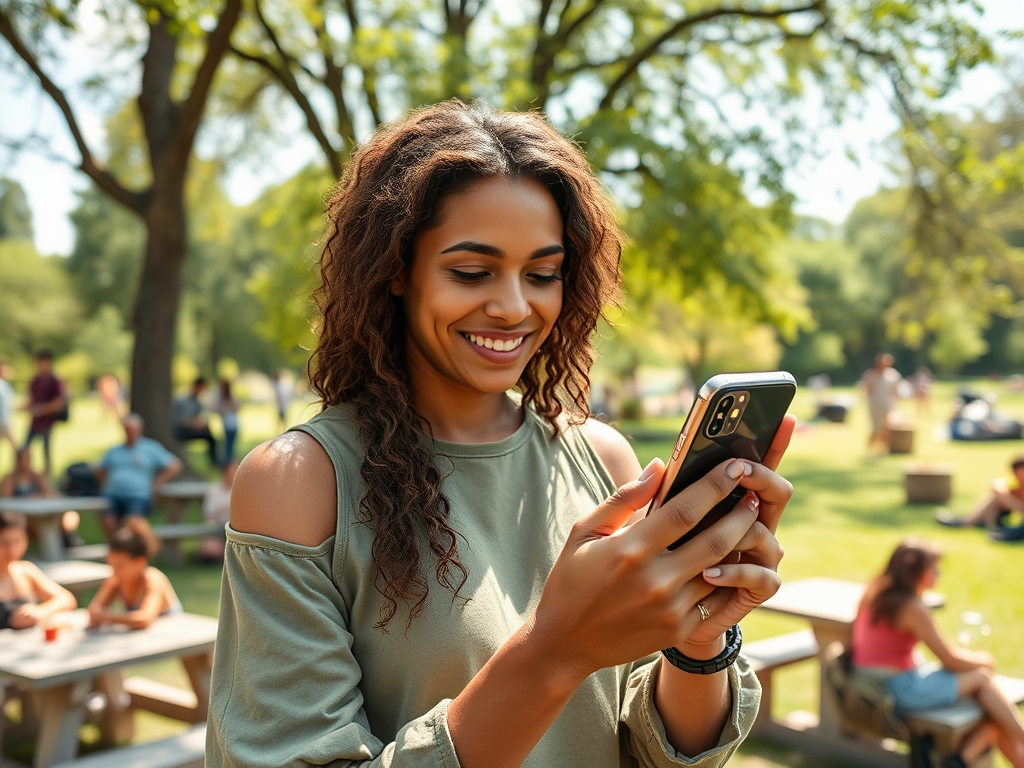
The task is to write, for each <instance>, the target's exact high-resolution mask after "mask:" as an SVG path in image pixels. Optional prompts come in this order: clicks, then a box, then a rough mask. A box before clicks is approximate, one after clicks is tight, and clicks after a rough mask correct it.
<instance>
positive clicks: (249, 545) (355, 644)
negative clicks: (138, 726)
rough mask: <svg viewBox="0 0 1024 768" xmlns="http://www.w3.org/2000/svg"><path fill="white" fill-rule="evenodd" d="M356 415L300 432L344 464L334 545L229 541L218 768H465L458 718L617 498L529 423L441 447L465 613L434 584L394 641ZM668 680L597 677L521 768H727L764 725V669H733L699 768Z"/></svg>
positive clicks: (572, 442) (212, 730) (214, 740)
mask: <svg viewBox="0 0 1024 768" xmlns="http://www.w3.org/2000/svg"><path fill="white" fill-rule="evenodd" d="M347 413H348V411H347V410H346V408H345V407H334V408H330V409H328V410H326V411H324V412H323V413H321V414H319V415H317V416H316V417H314V418H313V419H311V420H310V421H309V422H308V423H306V424H304V425H302V426H300V427H298V429H301V430H302V431H304V432H307V433H309V434H310V435H312V436H313V437H314V438H316V440H318V441H319V442H320V443H321V444H322V445H323V447H324V448H325V449H326V451H327V453H328V454H329V455H330V457H331V460H332V461H333V463H334V467H335V472H336V475H337V487H338V526H337V531H336V533H335V535H334V536H332V537H331V538H329V539H327V541H325V542H323V543H322V544H321V545H320V546H318V547H305V546H300V545H296V544H291V543H287V542H284V541H279V540H277V539H271V538H267V537H265V536H259V535H254V534H247V533H240V532H238V531H235V530H232V529H231V528H228V530H227V539H228V543H227V550H226V553H225V559H224V577H223V585H222V590H221V606H220V630H219V634H218V637H217V646H216V652H215V657H214V665H213V681H212V697H211V705H210V719H209V727H208V731H207V733H208V736H207V754H206V765H207V768H221V766H232V768H235V767H238V768H242V766H244V767H245V768H258V767H259V766H274V767H275V768H277V767H278V766H308V765H329V766H337V767H339V768H340V766H351V765H359V766H374V767H376V766H382V767H383V766H388V767H390V768H426V767H427V766H430V767H431V768H457V766H458V765H459V761H458V757H457V756H456V754H455V749H454V746H453V744H452V739H451V734H450V732H449V730H448V721H447V709H448V704H449V702H450V701H451V700H452V698H454V697H455V696H457V695H458V694H459V692H460V691H462V689H463V688H464V687H465V686H466V684H467V683H468V682H469V681H470V680H471V679H472V678H473V677H474V676H475V675H476V673H477V672H478V671H479V670H480V668H481V667H483V665H484V663H485V662H486V661H487V659H488V658H490V656H491V655H492V654H493V653H494V652H495V651H496V650H497V649H498V648H499V647H500V646H501V645H502V644H503V643H504V642H505V640H506V639H508V638H509V637H510V636H511V635H512V633H513V632H514V631H515V630H516V629H517V628H518V627H519V626H520V625H521V624H522V623H523V622H524V621H525V620H526V618H527V617H528V616H529V615H530V613H531V612H532V611H533V610H534V608H535V607H536V605H537V602H538V600H539V599H540V595H541V590H542V589H543V588H544V582H545V580H546V578H547V575H548V573H549V572H550V571H551V568H552V566H553V565H554V562H555V559H556V558H557V557H558V554H559V552H560V551H561V549H562V545H563V543H564V542H565V540H566V538H567V536H568V533H569V529H570V528H571V526H572V524H573V522H574V521H575V520H576V519H577V518H578V517H580V516H581V515H583V514H586V513H588V512H590V511H591V510H592V509H593V508H594V507H595V506H596V505H597V504H598V503H600V502H601V501H603V500H604V499H605V498H606V497H607V496H608V495H610V494H611V493H612V491H613V490H614V488H615V486H614V483H613V482H612V479H611V478H610V477H609V475H608V472H607V470H605V468H604V466H603V464H602V463H601V461H600V459H599V458H598V457H597V455H596V453H595V452H594V450H593V448H592V447H591V445H590V443H589V442H588V441H587V439H586V438H585V436H584V435H583V433H582V432H581V430H580V429H579V428H577V427H566V428H564V429H562V430H561V431H560V434H559V435H558V437H557V438H554V439H552V431H551V430H550V428H549V427H548V425H547V424H546V423H545V422H543V421H542V420H541V419H540V418H539V417H538V416H537V415H536V414H535V413H534V412H533V411H532V410H530V409H526V417H525V419H524V422H523V425H522V426H521V427H520V428H519V429H518V430H517V431H516V432H515V433H514V434H513V435H511V436H510V437H508V438H506V439H504V440H502V441H500V442H496V443H486V444H477V445H463V444H455V443H444V442H439V443H438V444H437V445H438V450H439V451H440V453H441V454H442V455H443V456H445V457H447V460H448V461H450V465H448V466H447V467H446V469H450V470H451V473H450V474H449V475H447V477H446V478H445V480H444V486H443V489H444V492H445V494H446V495H447V497H448V499H449V500H450V501H451V522H452V524H453V526H454V527H455V529H456V530H458V531H459V532H460V533H461V534H462V536H463V537H464V538H463V539H461V540H460V542H459V555H460V558H461V560H462V562H463V563H464V564H465V566H466V567H467V569H468V571H469V578H468V581H467V582H466V584H465V585H464V586H463V588H462V594H463V595H464V596H465V597H467V598H469V600H468V602H465V601H459V600H455V601H453V599H452V594H451V592H449V591H446V590H444V589H443V588H442V587H440V586H439V585H438V584H437V583H436V582H434V583H433V584H432V586H431V590H430V597H429V599H428V602H427V605H426V607H425V609H424V611H423V613H422V614H420V615H419V616H418V617H417V618H416V619H415V620H413V621H412V623H411V625H410V627H409V630H408V632H407V633H406V632H404V631H403V630H404V628H405V626H406V618H407V614H406V613H405V608H404V607H400V608H399V612H398V614H397V615H396V616H395V617H394V619H393V620H392V622H391V624H390V627H389V631H388V632H386V633H385V632H381V631H380V630H376V629H374V624H375V623H376V622H377V620H378V619H379V617H380V608H381V595H380V593H379V592H378V591H377V589H376V588H375V587H374V577H375V572H374V566H373V562H372V560H371V557H370V546H371V543H372V536H373V533H372V531H371V529H370V528H369V527H368V526H366V525H363V524H359V523H357V522H356V513H357V511H358V505H359V501H360V499H361V498H362V497H363V494H364V488H363V486H362V483H361V480H360V475H359V469H360V466H361V464H362V458H363V454H362V449H361V447H360V441H359V437H358V434H357V431H356V428H355V426H354V425H353V424H352V422H351V421H350V420H349V418H348V416H347ZM445 463H446V464H447V461H446V462H445ZM281 514H282V515H287V514H288V510H287V509H282V510H281ZM426 562H430V561H429V559H426ZM659 663H661V662H660V660H652V659H645V660H641V661H638V662H636V663H633V664H628V665H623V666H620V667H611V668H607V669H602V670H600V671H598V672H596V673H594V674H593V675H591V676H590V677H589V678H587V680H586V681H585V682H584V683H583V684H582V685H581V686H580V687H579V689H578V690H577V691H576V693H575V694H574V695H573V697H572V699H571V700H570V701H569V703H568V704H567V705H566V707H565V709H564V711H563V712H562V713H561V714H560V715H559V716H558V718H557V719H556V720H555V722H554V723H553V724H552V725H551V727H550V728H549V729H548V731H547V733H546V734H545V735H544V737H543V738H542V739H541V740H540V742H538V744H537V745H536V746H535V747H534V749H533V751H532V752H531V753H530V755H529V757H528V758H527V760H526V762H525V763H523V765H525V766H529V767H530V768H577V767H578V768H619V766H644V767H645V768H668V767H669V766H679V765H696V766H701V767H702V768H712V767H713V766H721V765H724V764H725V762H726V761H727V760H728V759H729V757H730V756H731V755H732V753H733V751H734V750H735V749H736V747H737V745H738V744H739V743H740V741H741V740H742V739H743V737H744V736H746V734H747V732H748V731H749V729H750V726H751V724H752V723H753V720H754V716H755V714H756V713H757V707H758V703H759V699H760V688H759V687H758V684H757V680H756V678H755V677H754V675H753V674H752V673H751V671H750V668H749V667H748V665H747V664H746V662H745V661H744V660H743V659H740V660H739V661H738V662H737V664H736V665H735V666H733V667H731V668H730V669H729V672H728V675H729V681H730V685H731V687H732V701H733V709H732V712H731V714H730V715H729V719H728V722H727V723H726V725H725V728H724V730H723V732H722V736H721V739H720V742H719V745H718V746H717V747H715V748H714V749H711V750H709V751H707V752H705V753H703V754H701V755H698V756H697V757H694V758H687V757H683V756H680V755H677V754H676V753H675V751H674V750H673V749H672V747H671V746H669V744H668V742H667V741H666V738H665V730H664V726H663V725H662V721H661V718H660V717H659V715H658V712H657V710H656V709H655V707H654V704H653V698H652V682H653V678H654V675H655V673H656V670H657V665H658V664H659Z"/></svg>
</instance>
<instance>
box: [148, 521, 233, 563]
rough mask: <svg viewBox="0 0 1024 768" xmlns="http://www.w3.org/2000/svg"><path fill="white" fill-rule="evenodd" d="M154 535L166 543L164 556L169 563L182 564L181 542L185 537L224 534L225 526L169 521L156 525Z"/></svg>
mask: <svg viewBox="0 0 1024 768" xmlns="http://www.w3.org/2000/svg"><path fill="white" fill-rule="evenodd" d="M153 535H155V536H156V537H157V538H158V539H160V542H161V543H162V544H164V545H165V546H164V550H163V557H164V560H165V561H166V562H167V564H168V565H174V566H180V565H181V564H182V563H183V562H184V556H183V555H182V553H181V546H180V542H181V541H182V540H183V539H201V538H203V537H204V536H223V535H224V526H221V525H208V524H206V523H168V524H166V525H154V526H153Z"/></svg>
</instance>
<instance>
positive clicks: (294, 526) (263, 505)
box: [231, 431, 338, 547]
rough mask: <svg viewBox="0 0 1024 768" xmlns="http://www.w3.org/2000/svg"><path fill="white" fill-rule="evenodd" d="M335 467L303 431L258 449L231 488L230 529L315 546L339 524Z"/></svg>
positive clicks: (250, 454) (269, 442) (288, 433)
mask: <svg viewBox="0 0 1024 768" xmlns="http://www.w3.org/2000/svg"><path fill="white" fill-rule="evenodd" d="M337 508H338V507H337V482H336V480H335V470H334V463H333V462H332V461H331V457H330V456H329V455H328V454H327V451H326V449H325V448H324V446H323V445H322V444H321V442H320V441H319V440H318V439H316V438H315V437H313V436H312V435H310V434H307V433H306V432H302V431H291V432H286V433H285V434H283V435H280V436H278V437H275V438H273V439H272V440H268V441H267V442H265V443H262V444H261V445H258V446H256V448H254V449H253V450H252V451H250V452H249V454H248V455H247V456H246V457H245V458H244V459H243V460H242V463H241V464H239V466H238V474H237V475H236V476H235V481H234V484H233V485H232V488H231V527H232V528H233V529H235V530H236V531H240V532H242V533H256V534H260V535H262V536H269V537H271V538H274V539H280V540H281V541H288V542H292V543H293V544H301V545H304V546H311V547H315V546H318V545H319V544H321V543H323V542H324V541H325V540H327V539H328V538H330V537H331V536H332V535H334V531H335V527H336V525H337Z"/></svg>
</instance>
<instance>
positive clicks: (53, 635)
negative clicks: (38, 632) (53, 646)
mask: <svg viewBox="0 0 1024 768" xmlns="http://www.w3.org/2000/svg"><path fill="white" fill-rule="evenodd" d="M43 638H44V639H45V640H46V642H48V643H52V642H53V641H54V640H56V639H57V626H56V625H53V626H49V627H43Z"/></svg>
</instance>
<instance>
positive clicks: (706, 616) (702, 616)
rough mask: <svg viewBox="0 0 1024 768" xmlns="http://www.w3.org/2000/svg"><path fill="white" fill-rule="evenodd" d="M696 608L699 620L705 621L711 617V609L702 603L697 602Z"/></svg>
mask: <svg viewBox="0 0 1024 768" xmlns="http://www.w3.org/2000/svg"><path fill="white" fill-rule="evenodd" d="M697 610H698V611H700V620H701V621H707V620H708V619H710V618H711V611H709V610H708V609H707V608H706V607H704V603H697Z"/></svg>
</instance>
